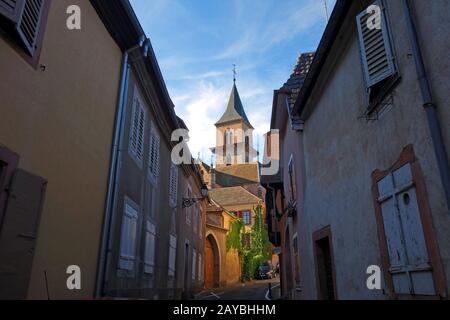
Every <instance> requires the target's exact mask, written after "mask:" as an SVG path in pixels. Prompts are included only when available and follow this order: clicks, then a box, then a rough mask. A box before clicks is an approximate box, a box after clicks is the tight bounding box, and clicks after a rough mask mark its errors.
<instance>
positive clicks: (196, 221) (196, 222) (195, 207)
mask: <svg viewBox="0 0 450 320" xmlns="http://www.w3.org/2000/svg"><path fill="white" fill-rule="evenodd" d="M198 214H199V212H198V202H196V203H195V204H194V221H193V225H194V233H195V234H196V233H197V230H198V221H199V218H198Z"/></svg>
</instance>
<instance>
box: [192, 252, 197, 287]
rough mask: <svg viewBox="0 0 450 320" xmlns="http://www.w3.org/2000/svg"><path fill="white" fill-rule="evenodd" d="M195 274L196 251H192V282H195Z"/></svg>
mask: <svg viewBox="0 0 450 320" xmlns="http://www.w3.org/2000/svg"><path fill="white" fill-rule="evenodd" d="M196 272H197V250H195V249H194V250H192V280H195V274H196Z"/></svg>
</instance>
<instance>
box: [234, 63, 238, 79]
mask: <svg viewBox="0 0 450 320" xmlns="http://www.w3.org/2000/svg"><path fill="white" fill-rule="evenodd" d="M236 75H237V72H236V65H235V64H234V63H233V82H234V83H236Z"/></svg>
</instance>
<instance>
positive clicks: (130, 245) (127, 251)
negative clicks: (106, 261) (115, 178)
mask: <svg viewBox="0 0 450 320" xmlns="http://www.w3.org/2000/svg"><path fill="white" fill-rule="evenodd" d="M137 220H138V211H137V210H136V209H135V208H134V207H133V206H132V205H131V203H130V202H129V201H127V200H126V201H125V206H124V212H123V219H122V231H121V235H120V255H119V268H120V269H123V270H128V271H131V270H133V269H134V262H135V260H136V240H137Z"/></svg>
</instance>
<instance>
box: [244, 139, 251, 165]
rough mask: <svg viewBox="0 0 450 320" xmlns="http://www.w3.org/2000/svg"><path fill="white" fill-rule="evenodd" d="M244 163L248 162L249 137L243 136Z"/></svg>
mask: <svg viewBox="0 0 450 320" xmlns="http://www.w3.org/2000/svg"><path fill="white" fill-rule="evenodd" d="M245 163H250V138H249V137H248V136H245Z"/></svg>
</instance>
